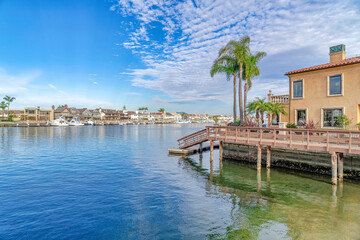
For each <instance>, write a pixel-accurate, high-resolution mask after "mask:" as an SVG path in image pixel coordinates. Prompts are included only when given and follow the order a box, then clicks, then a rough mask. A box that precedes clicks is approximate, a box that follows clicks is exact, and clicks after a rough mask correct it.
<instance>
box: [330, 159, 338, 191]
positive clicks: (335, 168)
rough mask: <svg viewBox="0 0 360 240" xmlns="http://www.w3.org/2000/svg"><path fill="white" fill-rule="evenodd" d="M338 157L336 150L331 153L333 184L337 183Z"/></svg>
mask: <svg viewBox="0 0 360 240" xmlns="http://www.w3.org/2000/svg"><path fill="white" fill-rule="evenodd" d="M337 158H338V157H337V153H336V152H333V153H331V172H332V174H331V183H332V184H333V185H336V184H337V160H338V159H337Z"/></svg>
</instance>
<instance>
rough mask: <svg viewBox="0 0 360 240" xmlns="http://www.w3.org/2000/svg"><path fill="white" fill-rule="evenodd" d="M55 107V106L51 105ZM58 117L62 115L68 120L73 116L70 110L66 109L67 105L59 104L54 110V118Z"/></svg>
mask: <svg viewBox="0 0 360 240" xmlns="http://www.w3.org/2000/svg"><path fill="white" fill-rule="evenodd" d="M52 108H53V109H55V106H53V107H52ZM59 117H64V118H65V119H66V120H69V119H71V118H72V117H73V115H72V114H71V112H70V110H69V109H68V105H66V104H65V105H64V106H59V107H57V108H56V109H55V110H54V118H55V119H58V118H59Z"/></svg>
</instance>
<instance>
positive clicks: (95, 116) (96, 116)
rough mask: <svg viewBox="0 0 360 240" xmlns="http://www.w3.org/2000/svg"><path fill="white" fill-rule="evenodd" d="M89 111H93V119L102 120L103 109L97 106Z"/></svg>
mask: <svg viewBox="0 0 360 240" xmlns="http://www.w3.org/2000/svg"><path fill="white" fill-rule="evenodd" d="M89 112H91V116H92V120H101V109H99V108H97V109H94V110H89Z"/></svg>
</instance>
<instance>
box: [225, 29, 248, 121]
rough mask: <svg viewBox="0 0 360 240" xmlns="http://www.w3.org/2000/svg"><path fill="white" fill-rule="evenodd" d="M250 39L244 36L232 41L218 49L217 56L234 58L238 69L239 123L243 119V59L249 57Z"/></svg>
mask: <svg viewBox="0 0 360 240" xmlns="http://www.w3.org/2000/svg"><path fill="white" fill-rule="evenodd" d="M249 44H250V37H249V36H245V37H242V38H241V39H240V40H238V41H236V40H232V41H230V42H229V43H228V44H227V45H226V46H225V47H223V48H221V49H220V52H219V55H230V56H234V57H235V58H236V61H237V64H238V67H239V73H238V74H239V89H238V91H239V111H240V121H242V120H243V119H244V106H243V98H242V81H241V77H242V75H243V69H244V63H245V59H246V58H247V56H248V55H249V52H250V48H249Z"/></svg>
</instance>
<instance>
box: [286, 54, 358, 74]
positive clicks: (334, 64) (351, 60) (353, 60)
mask: <svg viewBox="0 0 360 240" xmlns="http://www.w3.org/2000/svg"><path fill="white" fill-rule="evenodd" d="M354 63H360V56H358V57H353V58H347V59H344V60H342V61H338V62H332V63H325V64H321V65H317V66H313V67H307V68H301V69H298V70H294V71H290V72H287V73H285V75H291V74H295V73H302V72H309V71H314V70H320V69H325V68H332V67H339V66H344V65H349V64H354Z"/></svg>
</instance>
